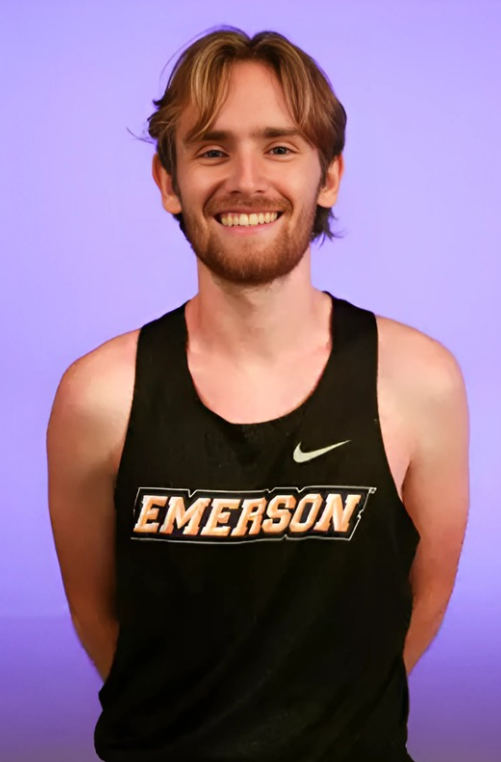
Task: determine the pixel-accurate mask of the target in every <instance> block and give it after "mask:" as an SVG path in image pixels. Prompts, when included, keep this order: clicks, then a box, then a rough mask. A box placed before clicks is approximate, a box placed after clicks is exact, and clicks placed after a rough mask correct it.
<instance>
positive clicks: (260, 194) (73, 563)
mask: <svg viewBox="0 0 501 762" xmlns="http://www.w3.org/2000/svg"><path fill="white" fill-rule="evenodd" d="M194 116H195V115H194V114H193V112H192V111H191V110H190V108H187V109H186V111H185V112H184V114H183V115H182V118H181V120H180V123H179V127H178V131H177V133H176V150H177V160H178V170H179V172H178V184H179V196H177V195H176V194H175V192H174V190H173V185H172V178H171V177H169V175H168V174H167V173H166V172H165V170H164V169H163V168H162V167H161V165H160V163H159V161H158V158H157V157H156V156H155V158H154V161H153V177H154V180H155V182H156V184H157V186H158V187H159V190H160V194H161V199H162V204H163V206H164V208H165V209H166V210H167V211H168V212H169V213H172V214H175V213H179V212H180V211H182V212H183V215H184V216H185V219H186V220H187V227H188V231H189V235H190V237H191V238H192V241H191V242H192V245H193V248H194V250H195V253H197V270H198V279H199V291H198V294H197V295H196V296H195V297H194V298H193V299H192V300H191V301H190V302H189V303H188V306H187V312H186V317H187V323H188V333H189V346H188V363H189V368H190V371H191V374H192V377H193V380H194V383H195V386H196V388H197V390H198V393H199V395H200V397H201V399H202V400H203V402H204V403H205V404H206V405H207V406H208V407H210V408H211V409H213V410H214V411H215V412H217V413H218V414H219V415H221V416H222V417H223V418H226V419H227V420H229V421H231V422H235V423H237V422H238V423H251V422H258V421H264V420H269V419H272V418H276V417H278V416H281V415H283V414H285V413H287V412H289V411H290V410H292V409H294V408H296V407H297V406H298V405H300V404H301V402H302V401H303V400H304V399H305V398H306V397H307V396H308V395H309V394H310V393H311V390H312V389H313V388H314V387H315V386H316V384H317V381H318V379H319V377H320V375H321V374H322V372H323V369H324V367H325V364H326V362H327V359H328V356H329V353H330V351H331V338H330V329H329V320H330V298H329V297H327V296H326V295H324V294H323V293H321V292H319V291H317V290H316V289H314V288H313V286H312V285H311V277H310V248H309V244H308V243H305V242H306V241H307V240H309V238H308V235H307V233H308V227H307V225H308V220H310V219H311V217H312V212H314V209H315V206H316V204H320V205H323V206H326V207H329V206H332V205H333V204H335V202H336V199H337V195H338V191H339V185H340V182H341V178H342V174H343V168H344V167H343V160H342V157H338V158H337V159H336V160H335V161H334V162H333V164H332V165H331V167H330V168H329V171H328V173H327V176H326V178H325V183H323V184H322V185H321V187H320V179H321V178H320V164H319V160H318V154H317V151H316V149H315V148H314V147H313V146H310V145H308V144H307V143H306V142H305V141H304V140H303V139H302V138H300V137H291V136H288V137H287V138H278V139H273V140H270V139H264V138H263V137H262V136H261V137H256V135H255V133H256V132H259V131H262V130H263V129H264V128H267V127H270V126H272V127H277V126H279V127H291V126H292V127H293V126H294V124H293V121H292V118H291V115H290V114H289V112H288V110H287V107H286V104H285V100H284V98H283V94H282V93H281V90H280V86H279V84H278V82H277V81H276V80H275V79H274V77H273V75H271V74H270V72H269V71H268V70H267V69H266V68H265V67H263V66H262V65H259V64H255V63H253V64H239V65H238V66H236V67H235V68H234V71H233V74H232V82H231V87H230V93H229V97H228V99H227V101H226V102H225V104H224V106H223V108H222V111H221V112H220V114H218V116H217V118H216V122H215V124H214V126H213V127H214V129H217V130H222V131H225V132H227V133H229V135H230V137H228V136H227V137H226V138H225V139H224V140H219V141H214V140H212V142H211V141H208V142H204V143H202V144H198V145H190V144H187V143H186V141H185V137H186V135H187V134H188V130H189V127H190V125H191V124H192V122H193V119H194ZM280 146H283V147H284V148H288V149H289V150H290V153H289V152H287V151H283V150H281V149H280V148H278V147H280ZM209 149H214V150H216V151H217V152H218V153H209V154H207V151H208V150H209ZM274 205H275V206H277V207H278V208H279V209H282V210H283V211H284V214H283V216H282V217H281V218H280V219H279V220H278V221H277V223H275V224H274V225H271V226H270V227H269V228H268V229H253V230H248V229H245V230H244V232H243V233H242V231H240V232H239V231H238V230H235V229H233V228H229V229H225V228H223V227H222V226H221V224H220V223H219V222H218V221H217V219H216V218H215V216H214V215H215V214H216V213H217V212H218V211H223V210H226V211H231V210H232V209H235V210H236V211H242V210H243V209H245V208H247V207H248V208H249V210H250V209H251V208H252V210H253V211H256V210H258V209H260V208H261V207H262V208H263V209H269V208H272V207H273V206H274ZM293 240H296V241H297V240H299V241H301V242H303V243H304V250H303V243H302V246H301V247H300V249H299V253H298V249H297V248H296V249H295V250H294V251H292V255H291V242H292V241H293ZM292 248H293V247H292ZM244 270H245V272H246V273H247V282H245V280H244V281H243V279H242V272H243V271H244ZM263 273H264V274H265V275H266V278H264V280H263V277H264V276H263ZM256 279H257V280H256ZM259 279H260V280H259ZM249 281H250V283H249ZM291 305H293V307H294V308H293V309H291ZM377 322H378V332H379V372H378V379H377V389H378V401H379V412H380V419H381V427H382V434H383V441H384V445H385V449H386V453H387V457H388V463H389V467H390V471H391V474H392V476H393V479H394V481H395V485H396V487H397V490H398V492H399V494H400V496H401V497H402V499H403V502H404V505H405V508H406V510H407V511H408V512H409V514H410V515H411V518H412V519H413V521H414V523H415V525H416V527H417V529H418V531H419V532H420V535H421V542H420V544H419V547H418V551H417V555H416V558H415V561H414V564H413V567H412V571H411V583H412V589H413V593H414V608H413V615H412V619H411V624H410V628H409V633H408V637H407V642H406V647H405V652H404V659H405V663H406V667H407V670H408V671H409V672H410V671H411V669H412V668H413V667H414V665H415V663H416V662H417V660H418V659H419V658H420V657H421V655H422V654H423V653H424V651H425V650H426V649H427V647H428V646H429V644H430V642H431V641H432V640H433V638H434V636H435V634H436V633H437V631H438V628H439V626H440V623H441V621H442V618H443V615H444V612H445V609H446V606H447V603H448V600H449V597H450V594H451V592H452V589H453V585H454V579H455V575H456V570H457V565H458V561H459V555H460V551H461V545H462V542H463V537H464V532H465V526H466V517H467V506H468V414H467V405H466V396H465V390H464V383H463V380H462V376H461V372H460V369H459V367H458V365H457V362H456V361H455V359H454V357H453V356H452V355H451V354H450V352H449V351H448V350H447V349H445V348H444V347H443V346H442V345H441V344H439V343H438V342H436V341H434V340H433V339H431V338H430V337H428V336H425V335H424V334H423V333H421V332H419V331H417V330H415V329H413V328H410V327H408V326H405V325H402V324H400V323H398V322H396V321H393V320H389V319H387V318H383V317H380V316H378V317H377ZM138 333H139V331H138V330H135V331H131V332H129V333H127V334H124V335H122V336H118V337H116V338H113V339H111V340H110V341H108V342H106V343H105V344H103V345H101V346H100V347H98V348H97V349H95V350H93V351H92V352H90V353H89V354H87V355H85V356H84V357H82V358H80V359H78V360H77V361H76V362H75V363H73V364H72V365H71V366H70V367H69V368H68V370H67V371H66V372H65V374H64V376H63V378H62V379H61V382H60V384H59V387H58V390H57V393H56V397H55V400H54V405H53V409H52V414H51V419H50V422H49V427H48V433H47V450H48V467H49V507H50V515H51V521H52V527H53V532H54V539H55V544H56V550H57V554H58V559H59V563H60V566H61V573H62V578H63V582H64V586H65V590H66V594H67V597H68V602H69V606H70V611H71V615H72V619H73V622H74V624H75V628H76V630H77V633H78V635H79V637H80V639H81V642H82V644H83V646H84V648H85V650H86V651H87V653H88V654H89V656H90V658H91V659H92V660H93V662H94V663H95V665H96V667H97V669H98V671H99V673H100V674H101V676H102V677H103V679H104V678H105V677H106V675H107V674H108V671H109V668H110V665H111V662H112V659H113V654H114V650H115V644H116V637H117V630H118V625H117V621H116V616H115V611H114V589H115V581H114V556H113V532H114V507H113V486H114V481H115V478H116V474H117V470H118V465H119V462H120V457H121V453H122V449H123V444H124V440H125V435H126V430H127V424H128V417H129V411H130V407H131V403H132V395H133V386H134V367H135V355H136V346H137V337H138ZM221 378H224V380H225V383H224V388H223V389H222V388H221V386H222V385H221V383H220V380H221ZM284 379H287V382H286V383H284ZM89 548H92V553H89V551H88V549H89Z"/></svg>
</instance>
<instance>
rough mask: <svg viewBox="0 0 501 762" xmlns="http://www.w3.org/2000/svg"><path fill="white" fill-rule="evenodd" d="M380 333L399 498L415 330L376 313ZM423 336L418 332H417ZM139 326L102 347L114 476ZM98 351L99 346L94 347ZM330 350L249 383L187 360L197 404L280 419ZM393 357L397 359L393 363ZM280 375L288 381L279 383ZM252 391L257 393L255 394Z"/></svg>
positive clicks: (227, 413)
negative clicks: (405, 358) (403, 379)
mask: <svg viewBox="0 0 501 762" xmlns="http://www.w3.org/2000/svg"><path fill="white" fill-rule="evenodd" d="M377 322H378V335H379V373H378V386H377V389H378V403H379V417H380V422H381V429H382V435H383V442H384V446H385V450H386V456H387V460H388V464H389V468H390V471H391V474H392V477H393V480H394V482H395V485H396V487H397V491H398V494H399V495H400V497H401V498H402V496H403V485H404V480H405V475H406V473H407V470H408V467H409V464H410V459H411V452H412V442H413V430H412V429H413V427H412V419H411V416H410V415H409V410H408V409H407V408H408V406H407V405H406V395H405V392H404V390H402V388H401V384H400V380H399V375H398V372H396V369H398V368H400V366H401V364H402V356H401V347H402V342H403V345H404V346H405V345H407V343H408V338H409V335H412V334H414V333H415V334H418V333H419V332H417V331H414V329H412V328H408V327H407V326H403V325H402V324H400V323H397V322H395V321H393V320H389V319H388V318H382V317H379V316H378V317H377ZM419 335H421V336H422V334H419ZM138 336H139V329H138V330H134V331H131V332H129V333H126V334H123V335H121V336H118V337H116V338H115V339H112V340H111V341H109V342H107V343H106V345H104V347H106V348H107V350H106V351H107V352H109V355H110V360H109V361H110V362H114V363H115V368H114V372H113V374H112V375H113V379H114V384H113V385H114V390H115V392H116V393H114V394H113V400H114V405H113V410H112V411H110V415H111V418H110V432H111V437H112V441H111V442H110V445H109V452H110V458H109V468H110V472H111V476H112V478H113V480H114V479H115V477H116V474H117V472H118V467H119V463H120V459H121V455H122V450H123V445H124V441H125V435H126V431H127V425H128V420H129V413H130V409H131V404H132V397H133V389H134V375H135V360H136V347H137V340H138ZM97 351H99V350H97ZM329 353H330V346H326V347H323V348H321V349H318V350H317V351H315V352H312V354H311V356H310V357H309V359H308V361H306V360H304V361H303V362H301V363H297V362H296V363H295V364H294V372H291V370H292V369H291V368H280V369H277V370H275V371H274V373H272V374H271V375H270V373H267V376H266V379H265V380H264V379H263V380H262V381H261V383H260V382H259V379H257V378H253V379H252V380H251V382H250V383H249V379H247V383H246V379H245V377H244V375H243V374H241V375H240V377H239V376H238V374H234V373H233V374H230V372H229V368H228V369H226V368H221V366H220V365H218V367H217V368H211V367H210V364H209V363H201V362H200V361H197V360H196V359H194V358H190V355H189V353H188V362H189V366H190V372H191V375H192V378H193V381H194V384H195V387H196V389H197V392H198V394H199V396H200V398H201V400H202V402H203V403H204V404H205V405H206V406H207V407H209V408H210V409H212V410H213V411H214V412H216V413H217V414H218V415H220V416H221V417H223V418H225V419H226V420H228V421H230V422H233V423H256V422H259V421H265V420H272V419H274V418H279V417H280V416H283V415H285V414H286V413H288V412H290V411H291V410H294V409H295V408H296V407H298V406H299V405H300V404H301V403H302V402H303V401H304V400H305V399H306V398H307V397H308V396H309V395H310V394H311V392H312V390H313V389H314V388H315V386H316V385H317V382H318V380H319V378H320V376H321V374H322V372H323V369H324V367H325V364H326V362H327V358H328V355H329ZM397 359H398V362H397ZM221 378H224V394H221V391H220V390H221V383H220V381H221ZM284 378H288V379H289V383H288V384H284V380H283V379H284ZM256 389H260V391H261V393H260V394H257V393H256Z"/></svg>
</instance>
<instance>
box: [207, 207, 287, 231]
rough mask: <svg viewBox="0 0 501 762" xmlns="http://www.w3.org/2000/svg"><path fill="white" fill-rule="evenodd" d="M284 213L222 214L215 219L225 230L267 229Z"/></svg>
mask: <svg viewBox="0 0 501 762" xmlns="http://www.w3.org/2000/svg"><path fill="white" fill-rule="evenodd" d="M282 214H283V212H278V211H277V212H251V213H249V214H248V213H245V212H244V213H242V212H221V213H220V214H216V216H215V219H216V220H217V222H219V223H220V225H222V226H223V227H225V228H266V227H268V226H270V225H272V224H273V223H274V222H276V221H277V220H278V219H280V217H281V216H282Z"/></svg>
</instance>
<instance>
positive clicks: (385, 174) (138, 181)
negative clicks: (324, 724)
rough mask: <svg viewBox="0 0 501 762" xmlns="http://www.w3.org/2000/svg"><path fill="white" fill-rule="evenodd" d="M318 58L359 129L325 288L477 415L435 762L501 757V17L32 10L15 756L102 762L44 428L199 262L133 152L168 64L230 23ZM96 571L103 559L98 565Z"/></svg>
mask: <svg viewBox="0 0 501 762" xmlns="http://www.w3.org/2000/svg"><path fill="white" fill-rule="evenodd" d="M222 23H226V24H232V25H235V26H240V27H242V28H243V29H245V30H246V31H248V32H250V33H254V32H257V31H260V30H262V29H274V30H277V31H280V32H283V33H284V34H286V35H288V36H289V37H290V38H291V39H292V41H293V42H296V43H297V44H299V45H300V46H301V47H303V48H304V49H305V50H306V51H308V52H309V53H311V54H312V55H313V56H314V57H315V58H316V60H317V61H318V62H319V63H320V65H321V66H322V67H323V68H324V69H325V70H326V72H327V73H328V75H329V77H330V78H331V80H332V82H333V85H334V88H335V90H336V93H337V94H338V96H339V97H340V99H341V101H342V102H343V104H344V105H345V107H346V110H347V112H348V131H347V146H346V152H345V159H346V173H345V178H344V180H343V185H342V189H341V198H340V201H339V204H338V206H337V214H338V216H339V217H340V223H339V227H340V228H341V229H342V230H344V231H345V233H346V237H345V238H344V240H342V241H335V242H334V243H332V244H331V243H328V244H326V245H324V246H323V247H322V248H320V249H318V250H317V251H316V252H315V254H314V281H315V284H316V285H318V286H320V287H322V288H328V289H330V290H331V291H333V292H334V293H336V295H338V296H341V297H345V298H348V299H350V300H352V301H354V302H355V303H357V304H360V305H361V306H364V307H368V308H370V309H373V310H375V311H377V312H379V313H381V314H385V315H388V316H390V317H393V318H396V319H398V320H401V321H403V322H406V323H410V324H411V325H414V326H416V327H418V328H420V329H421V330H423V331H425V332H427V333H430V334H431V335H433V336H435V337H436V338H438V339H439V340H441V341H442V342H443V343H444V344H445V345H446V346H448V347H449V348H450V349H451V350H452V351H453V352H454V353H455V355H456V356H457V358H458V360H459V362H460V364H461V366H462V368H463V371H464V374H465V378H466V383H467V387H468V393H469V399H470V411H471V430H472V445H471V465H472V500H471V514H470V521H469V526H468V531H467V536H466V542H465V547H464V552H463V556H462V560H461V564H460V568H459V574H458V579H457V584H456V589H455V592H454V595H453V598H452V601H451V604H450V607H449V611H448V614H447V617H446V620H445V623H444V625H443V627H442V630H441V632H440V634H439V636H438V638H437V640H436V641H435V643H434V644H433V646H432V647H431V649H430V650H429V652H428V653H427V654H426V656H425V657H424V658H423V660H422V662H421V663H420V664H419V665H418V666H417V668H416V670H415V672H414V673H413V675H412V678H411V719H410V743H409V748H410V751H411V753H412V754H413V755H414V756H415V758H416V761H417V762H495V760H500V759H501V731H500V727H499V726H500V722H499V711H500V707H501V655H500V653H501V649H500V642H501V613H500V601H501V573H500V571H501V564H500V553H499V551H498V544H499V536H500V533H501V518H500V511H499V498H498V495H499V487H498V482H497V479H498V475H499V470H500V455H501V445H500V432H501V405H500V402H499V390H500V388H501V359H500V354H501V341H500V338H499V337H500V329H501V318H500V312H499V304H498V301H499V292H500V285H501V264H500V261H499V254H500V241H501V236H500V225H499V207H500V201H501V193H500V190H499V185H500V178H501V150H500V135H501V88H500V72H501V44H500V40H501V3H499V2H497V1H496V0H475V1H473V0H469V1H468V2H466V1H464V2H461V0H457V1H456V2H453V1H452V0H451V1H446V0H442V1H440V0H438V1H437V2H419V1H418V0H408V1H406V2H404V1H401V2H397V1H396V0H393V1H392V0H374V1H373V2H369V0H367V1H366V2H363V1H362V0H352V1H351V2H348V0H345V1H344V2H335V1H334V0H329V1H327V0H326V1H325V2H321V1H320V0H313V1H312V0H310V2H306V3H305V2H297V3H296V2H285V1H284V0H279V1H278V2H274V3H270V2H263V1H262V0H254V2H252V3H248V4H241V5H240V6H237V5H236V4H235V3H233V2H230V1H229V0H215V1H214V2H212V3H208V2H206V1H203V0H192V1H190V0H187V2H184V3H174V2H168V1H166V0H164V1H163V2H160V0H149V1H148V2H138V1H136V2H133V1H132V0H128V1H127V2H124V0H121V1H119V0H106V1H105V2H98V1H97V0H85V2H84V1H83V0H82V1H81V2H78V0H74V1H73V2H72V1H71V0H66V1H63V0H60V1H59V2H57V1H56V0H45V2H43V3H41V2H36V1H35V0H32V2H29V1H28V0H17V2H16V3H13V2H12V3H7V2H5V3H3V4H2V6H1V8H0V38H1V39H0V59H1V66H0V92H1V99H0V103H1V109H2V119H1V129H2V133H3V134H2V139H1V141H0V162H1V173H0V176H1V178H2V186H3V187H2V193H1V207H0V208H1V209H2V212H3V216H4V219H3V221H2V224H1V226H0V246H1V253H2V257H1V268H2V269H1V273H0V277H1V283H2V286H3V289H2V291H3V298H2V300H1V306H0V309H1V317H2V334H1V347H0V349H1V357H2V364H3V370H2V394H1V396H0V405H1V411H0V413H1V419H0V420H1V422H2V427H1V428H2V434H3V436H2V442H1V447H0V454H1V459H0V462H1V468H2V483H3V485H4V487H3V488H2V506H1V508H2V520H3V524H2V526H3V531H2V533H1V535H0V690H1V694H0V695H1V705H0V709H1V712H0V759H2V760H4V761H5V762H21V760H23V761H24V760H30V761H32V762H63V760H64V762H67V761H68V760H71V762H86V761H90V760H93V759H95V756H94V752H93V744H92V733H93V726H94V722H95V720H96V718H97V714H98V711H99V706H98V701H97V690H98V688H99V687H100V683H99V679H98V677H97V675H96V674H95V672H94V670H93V668H92V666H91V665H90V663H89V662H88V660H87V657H86V656H85V654H84V652H83V651H82V650H81V648H80V646H79V645H78V642H77V640H76V637H75V636H74V634H73V632H72V628H71V623H70V620H69V615H68V609H67V604H66V600H65V597H64V592H63V588H62V584H61V580H60V576H59V569H58V565H57V560H56V556H55V552H54V548H53V543H52V537H51V531H50V525H49V519H48V510H47V498H46V491H47V488H46V464H45V430H46V425H47V420H48V416H49V412H50V407H51V404H52V400H53V396H54V393H55V389H56V386H57V383H58V381H59V379H60V377H61V375H62V373H63V371H64V370H65V368H66V367H67V366H68V365H69V364H70V363H71V362H72V361H73V360H74V359H76V358H77V357H79V356H81V355H82V354H84V353H85V352H87V351H89V350H90V349H92V348H94V347H95V346H97V345H98V344H99V343H101V342H103V341H105V340H106V339H108V338H110V337H111V336H114V335H117V334H118V333H122V332H124V331H127V330H130V329H132V328H135V327H137V326H139V325H142V324H143V323H145V322H147V321H148V320H150V319H152V318H154V317H156V316H158V315H160V314H162V313H163V312H165V311H167V310H168V309H170V308H172V307H174V306H177V305H178V304H180V303H181V302H182V301H184V300H185V299H187V298H188V297H189V296H190V295H191V294H192V293H193V291H194V289H195V287H196V281H195V266H194V257H193V255H192V253H191V251H190V249H189V247H188V245H187V243H186V242H185V240H184V238H183V237H182V236H181V233H180V232H179V230H178V228H177V225H176V223H175V222H174V221H173V220H171V219H169V218H168V216H167V215H166V214H165V212H163V210H162V208H161V205H160V199H159V196H158V192H157V189H156V187H155V186H154V184H153V181H152V179H151V174H150V162H151V156H152V148H151V147H149V146H147V145H144V144H142V143H140V142H137V141H135V140H134V139H133V138H131V136H130V135H129V134H128V133H127V131H126V127H129V128H130V129H131V130H132V131H133V132H135V133H136V134H140V133H141V131H142V129H143V127H144V124H145V119H146V117H147V116H148V115H149V114H150V113H151V111H152V104H151V101H152V99H153V98H156V97H158V96H159V95H160V94H161V92H163V87H164V86H165V83H166V74H165V73H164V74H162V69H163V67H164V65H165V64H166V62H167V60H168V59H169V58H170V57H171V56H172V55H174V54H175V53H176V51H178V50H179V48H180V47H181V46H183V45H184V44H185V43H186V42H187V41H188V40H190V39H191V38H192V37H194V36H195V35H197V34H199V33H200V32H202V31H203V30H205V29H207V28H209V27H212V26H214V25H216V24H222ZM89 552H92V549H89Z"/></svg>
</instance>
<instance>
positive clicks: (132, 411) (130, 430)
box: [113, 326, 145, 511]
mask: <svg viewBox="0 0 501 762" xmlns="http://www.w3.org/2000/svg"><path fill="white" fill-rule="evenodd" d="M144 329H145V326H143V327H142V328H140V330H139V333H138V336H137V343H136V353H135V360H134V383H133V385H132V399H131V404H130V408H129V414H128V417H127V426H126V429H125V438H124V443H123V447H122V452H121V454H120V459H119V462H118V468H117V472H116V475H115V483H114V487H113V505H114V508H115V511H116V509H117V500H118V493H119V490H120V488H121V484H122V481H123V472H124V469H125V461H126V459H127V454H128V451H129V449H130V445H131V441H132V440H133V437H134V421H135V418H136V408H137V400H138V387H139V383H140V374H139V360H140V354H141V349H142V344H143V339H144Z"/></svg>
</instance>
